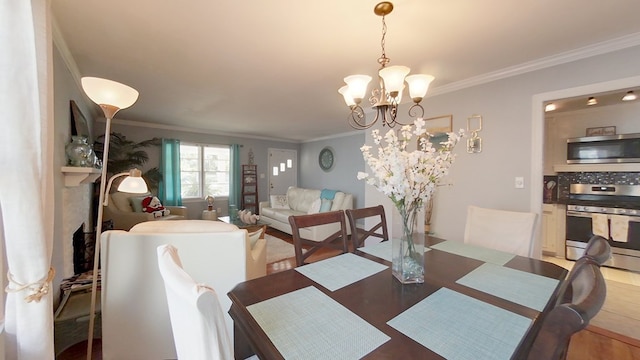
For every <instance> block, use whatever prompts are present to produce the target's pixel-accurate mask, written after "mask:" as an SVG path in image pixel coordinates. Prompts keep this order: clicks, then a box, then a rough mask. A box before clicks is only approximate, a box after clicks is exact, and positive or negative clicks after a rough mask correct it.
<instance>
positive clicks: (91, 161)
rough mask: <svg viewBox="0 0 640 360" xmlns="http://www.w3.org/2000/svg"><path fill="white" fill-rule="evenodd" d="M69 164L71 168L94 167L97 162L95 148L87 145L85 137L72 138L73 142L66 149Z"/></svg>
mask: <svg viewBox="0 0 640 360" xmlns="http://www.w3.org/2000/svg"><path fill="white" fill-rule="evenodd" d="M64 151H65V153H66V155H67V164H68V165H71V166H81V167H94V166H95V162H96V157H95V154H94V153H93V147H92V146H91V145H89V144H88V143H87V138H86V137H84V136H72V137H71V142H70V143H68V144H67V145H66V146H65V149H64Z"/></svg>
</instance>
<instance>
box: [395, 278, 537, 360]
mask: <svg viewBox="0 0 640 360" xmlns="http://www.w3.org/2000/svg"><path fill="white" fill-rule="evenodd" d="M387 324H389V326H391V327H393V328H395V329H396V330H398V331H400V332H401V333H403V334H405V335H406V336H408V337H410V338H411V339H413V340H414V341H416V342H418V343H420V344H422V345H423V346H424V347H426V348H428V349H430V350H432V351H433V352H435V353H437V354H438V355H440V356H443V357H445V358H446V359H450V360H477V359H509V358H510V357H511V355H512V354H513V352H514V351H515V349H516V347H517V346H518V344H519V343H520V340H521V339H522V337H523V336H524V334H525V333H526V332H527V329H528V328H529V326H530V324H531V320H530V319H528V318H526V317H524V316H521V315H518V314H515V313H512V312H509V311H507V310H504V309H501V308H499V307H497V306H493V305H491V304H488V303H485V302H482V301H480V300H477V299H474V298H472V297H469V296H467V295H463V294H460V293H457V292H455V291H453V290H450V289H447V288H441V289H440V290H438V291H436V292H435V293H433V294H431V295H430V296H429V297H427V298H426V299H424V300H422V301H420V302H419V303H417V304H416V305H414V306H412V307H411V308H409V309H408V310H406V311H405V312H403V313H402V314H400V315H398V316H396V317H395V318H393V319H391V320H390V321H389V322H388V323H387Z"/></svg>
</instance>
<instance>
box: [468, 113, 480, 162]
mask: <svg viewBox="0 0 640 360" xmlns="http://www.w3.org/2000/svg"><path fill="white" fill-rule="evenodd" d="M480 130H482V115H476V114H474V115H471V116H470V117H468V118H467V133H471V137H470V138H469V139H467V152H468V153H470V154H474V153H479V152H482V139H481V138H480V137H479V136H478V131H480Z"/></svg>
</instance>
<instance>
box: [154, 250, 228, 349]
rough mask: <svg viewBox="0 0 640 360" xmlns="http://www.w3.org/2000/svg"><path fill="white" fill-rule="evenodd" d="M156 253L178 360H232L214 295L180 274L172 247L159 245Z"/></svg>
mask: <svg viewBox="0 0 640 360" xmlns="http://www.w3.org/2000/svg"><path fill="white" fill-rule="evenodd" d="M157 253H158V267H159V269H160V274H161V275H162V279H163V280H164V284H165V292H166V296H167V304H168V305H169V317H170V319H171V328H172V330H173V337H174V341H175V347H176V353H177V355H178V359H195V360H200V359H201V360H206V359H224V360H226V359H233V347H232V345H231V338H230V337H229V334H228V333H227V328H226V325H225V320H224V317H223V314H222V307H221V306H220V302H219V301H218V295H217V294H216V292H215V291H214V290H213V289H212V288H210V287H208V286H206V285H203V284H198V283H196V282H195V281H194V280H193V278H191V276H190V275H189V274H187V272H186V271H184V269H183V268H182V262H181V261H180V257H179V255H178V250H177V249H176V248H175V247H174V246H173V245H166V244H165V245H160V246H158V248H157Z"/></svg>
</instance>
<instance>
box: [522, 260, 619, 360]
mask: <svg viewBox="0 0 640 360" xmlns="http://www.w3.org/2000/svg"><path fill="white" fill-rule="evenodd" d="M571 273H572V274H571ZM571 273H570V277H569V278H568V279H567V280H565V281H569V282H570V287H571V289H572V294H571V296H570V298H569V299H568V301H567V302H563V303H561V304H558V305H556V306H555V307H554V308H553V309H552V310H551V311H550V312H549V313H548V314H547V315H546V316H545V318H544V320H543V322H542V325H541V328H540V331H539V332H538V335H537V336H536V338H535V340H534V341H533V344H532V346H531V350H530V351H529V354H528V359H531V360H534V359H536V360H537V359H566V355H567V349H568V348H569V342H570V340H571V336H572V335H573V334H575V333H576V332H578V331H580V330H582V329H584V328H586V327H587V325H588V324H589V321H591V319H593V317H594V316H596V314H597V313H598V312H599V311H600V309H601V308H602V305H603V304H604V300H605V298H606V295H607V288H606V284H605V280H604V277H603V276H602V273H601V272H600V265H599V264H598V263H597V262H596V261H594V260H593V259H590V258H586V257H583V258H581V259H579V260H578V261H577V262H576V263H575V265H574V267H573V269H572V271H571Z"/></svg>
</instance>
